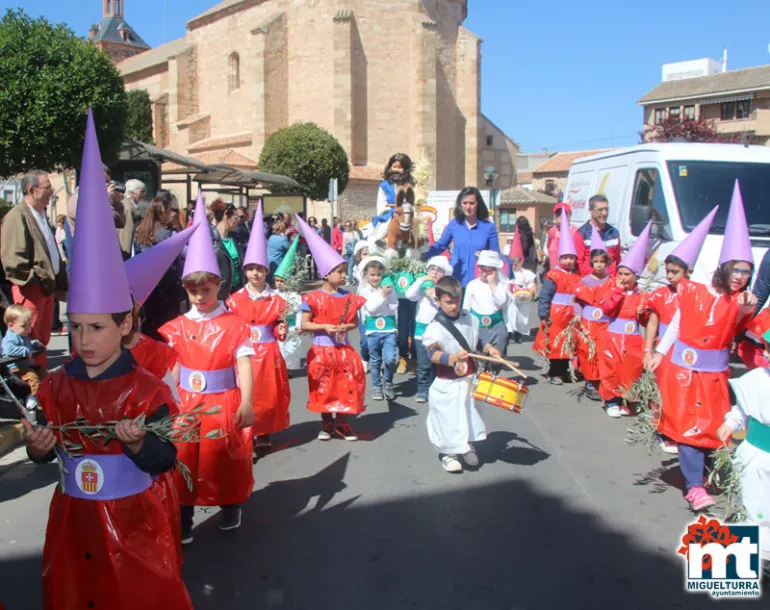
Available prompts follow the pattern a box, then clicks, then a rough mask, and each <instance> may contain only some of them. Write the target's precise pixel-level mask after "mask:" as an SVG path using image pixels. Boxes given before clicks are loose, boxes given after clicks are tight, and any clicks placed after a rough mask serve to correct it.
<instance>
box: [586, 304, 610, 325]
mask: <svg viewBox="0 0 770 610" xmlns="http://www.w3.org/2000/svg"><path fill="white" fill-rule="evenodd" d="M583 319H584V320H590V321H591V322H610V321H611V320H612V318H610V317H609V316H606V315H604V313H603V312H602V310H601V309H600V308H599V307H593V306H592V305H583Z"/></svg>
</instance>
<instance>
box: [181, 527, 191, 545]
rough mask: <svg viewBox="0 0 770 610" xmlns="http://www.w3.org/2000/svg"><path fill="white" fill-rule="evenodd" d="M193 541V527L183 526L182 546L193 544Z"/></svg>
mask: <svg viewBox="0 0 770 610" xmlns="http://www.w3.org/2000/svg"><path fill="white" fill-rule="evenodd" d="M192 541H193V533H192V526H189V527H185V526H184V525H183V526H182V544H183V545H185V544H192Z"/></svg>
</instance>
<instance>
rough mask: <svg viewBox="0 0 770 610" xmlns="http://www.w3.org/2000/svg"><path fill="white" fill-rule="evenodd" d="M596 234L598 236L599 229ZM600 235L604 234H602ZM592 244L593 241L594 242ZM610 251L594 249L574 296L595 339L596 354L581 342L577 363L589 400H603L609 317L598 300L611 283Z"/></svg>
mask: <svg viewBox="0 0 770 610" xmlns="http://www.w3.org/2000/svg"><path fill="white" fill-rule="evenodd" d="M593 235H595V236H597V237H598V236H599V232H598V231H594V232H593ZM599 239H601V237H599ZM592 245H593V244H592ZM610 262H611V261H610V255H609V254H608V253H607V250H606V249H604V248H592V249H591V268H592V269H593V273H592V274H591V275H587V276H585V277H584V278H583V279H582V280H581V281H580V284H579V285H577V286H576V287H575V297H576V298H577V301H578V305H579V306H580V321H581V323H582V325H583V328H584V329H585V331H586V333H588V336H589V337H590V338H591V340H592V341H593V343H594V350H593V351H594V353H593V358H592V357H591V353H590V352H591V350H590V346H589V345H586V344H584V343H579V344H578V366H579V368H580V372H581V373H582V375H583V378H584V379H585V380H586V385H585V390H584V393H585V395H586V396H587V397H588V398H589V399H590V400H601V397H600V396H599V391H598V389H597V388H598V387H599V377H600V375H599V354H600V353H601V350H602V345H603V344H604V337H605V335H606V332H607V325H608V324H609V323H610V319H609V318H608V317H607V316H606V315H605V314H604V313H602V310H601V309H600V308H599V304H600V303H601V301H602V300H603V299H604V297H605V293H606V292H607V286H608V285H610V282H608V280H609V279H610V276H609V273H608V268H609V265H610Z"/></svg>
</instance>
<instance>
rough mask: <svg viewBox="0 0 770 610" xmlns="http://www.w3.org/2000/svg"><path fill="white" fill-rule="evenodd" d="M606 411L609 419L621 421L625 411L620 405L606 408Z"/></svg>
mask: <svg viewBox="0 0 770 610" xmlns="http://www.w3.org/2000/svg"><path fill="white" fill-rule="evenodd" d="M605 411H606V412H607V417H612V418H613V419H620V418H621V417H623V411H622V410H621V408H620V407H619V406H618V405H611V406H609V407H606V408H605Z"/></svg>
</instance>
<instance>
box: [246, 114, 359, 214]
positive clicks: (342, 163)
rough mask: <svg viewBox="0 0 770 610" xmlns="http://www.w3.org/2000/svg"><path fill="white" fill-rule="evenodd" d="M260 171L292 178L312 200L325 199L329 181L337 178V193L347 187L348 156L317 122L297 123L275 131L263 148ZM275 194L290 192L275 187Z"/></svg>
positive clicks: (327, 193)
mask: <svg viewBox="0 0 770 610" xmlns="http://www.w3.org/2000/svg"><path fill="white" fill-rule="evenodd" d="M259 169H260V170H261V171H263V172H268V173H271V174H281V175H283V176H289V177H290V178H294V180H296V181H297V182H299V183H300V184H301V185H302V187H303V190H304V192H305V194H306V195H307V196H308V197H310V198H311V199H326V198H327V197H328V195H329V180H331V179H332V178H337V179H338V180H339V183H338V192H339V193H342V191H344V190H345V187H346V186H347V184H348V174H349V172H350V168H349V166H348V156H347V154H345V149H344V148H342V146H341V145H340V143H339V142H338V141H337V139H336V138H335V137H334V136H333V135H332V134H330V133H329V132H328V131H326V130H325V129H321V128H320V127H319V126H318V125H316V124H315V123H297V124H295V125H290V126H289V127H284V128H283V129H279V130H278V131H276V132H275V133H274V134H273V135H272V136H270V138H269V139H268V141H267V142H265V146H264V147H263V148H262V153H261V154H260V156H259ZM270 189H271V190H273V191H275V192H281V191H287V190H292V189H287V188H286V187H283V188H281V189H279V188H277V187H276V188H274V187H273V186H272V185H271V187H270Z"/></svg>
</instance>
